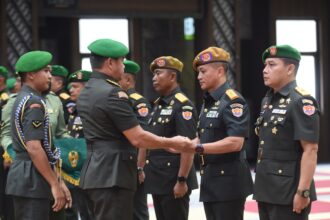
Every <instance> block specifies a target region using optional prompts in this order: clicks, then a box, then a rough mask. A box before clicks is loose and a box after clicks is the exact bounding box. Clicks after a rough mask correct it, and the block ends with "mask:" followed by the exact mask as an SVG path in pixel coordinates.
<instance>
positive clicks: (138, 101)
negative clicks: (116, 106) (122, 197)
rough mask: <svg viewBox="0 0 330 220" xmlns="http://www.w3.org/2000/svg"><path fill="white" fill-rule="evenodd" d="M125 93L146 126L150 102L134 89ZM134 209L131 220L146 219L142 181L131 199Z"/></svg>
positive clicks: (145, 202) (145, 200)
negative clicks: (132, 199)
mask: <svg viewBox="0 0 330 220" xmlns="http://www.w3.org/2000/svg"><path fill="white" fill-rule="evenodd" d="M127 94H128V97H129V100H130V102H131V104H132V107H133V111H134V113H135V115H136V117H137V119H138V121H139V124H140V125H141V127H142V128H143V129H146V128H147V125H148V120H149V117H150V109H151V106H150V103H149V102H148V101H147V99H146V98H144V97H143V96H142V95H140V94H139V93H137V92H136V91H135V89H128V90H127ZM133 206H134V211H133V220H148V219H149V212H148V204H147V194H146V193H145V190H144V183H142V184H138V186H137V190H136V192H135V195H134V201H133Z"/></svg>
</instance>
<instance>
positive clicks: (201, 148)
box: [195, 144, 204, 154]
mask: <svg viewBox="0 0 330 220" xmlns="http://www.w3.org/2000/svg"><path fill="white" fill-rule="evenodd" d="M195 152H196V153H199V154H202V153H204V146H203V144H197V145H196V148H195Z"/></svg>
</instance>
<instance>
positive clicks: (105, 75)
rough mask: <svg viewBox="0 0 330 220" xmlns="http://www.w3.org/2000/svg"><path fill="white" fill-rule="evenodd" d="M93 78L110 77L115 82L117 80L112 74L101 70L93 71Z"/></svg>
mask: <svg viewBox="0 0 330 220" xmlns="http://www.w3.org/2000/svg"><path fill="white" fill-rule="evenodd" d="M91 78H96V79H105V80H107V79H110V80H111V81H114V82H117V81H116V80H115V79H114V78H112V77H111V76H109V75H107V74H105V73H102V72H99V71H93V73H92V75H91Z"/></svg>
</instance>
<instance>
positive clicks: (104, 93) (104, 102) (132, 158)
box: [77, 71, 138, 219]
mask: <svg viewBox="0 0 330 220" xmlns="http://www.w3.org/2000/svg"><path fill="white" fill-rule="evenodd" d="M77 108H78V112H79V115H80V117H81V120H82V122H83V126H84V134H85V139H86V141H87V159H86V161H85V163H84V166H83V169H82V171H81V177H80V187H81V188H82V189H84V190H85V192H86V194H87V199H88V202H89V207H88V208H89V209H94V207H99V206H101V207H102V208H101V209H100V210H98V212H95V213H94V214H95V216H94V219H131V218H132V213H133V212H132V206H133V195H134V191H135V190H136V185H137V182H136V177H137V170H136V162H137V160H136V149H135V148H134V147H133V146H132V145H131V143H130V142H129V141H128V140H127V138H126V137H125V136H124V135H123V133H122V132H123V131H125V130H127V129H129V128H133V127H135V126H137V125H138V121H137V119H136V117H135V115H134V113H133V110H132V107H131V105H130V103H129V100H128V96H127V94H126V93H125V92H124V91H123V90H122V89H121V88H120V87H119V85H118V84H117V83H116V82H115V81H113V79H112V78H111V77H109V76H107V75H105V74H103V73H100V72H95V71H94V72H93V73H92V75H91V78H90V80H89V81H88V82H87V83H86V85H85V88H84V89H83V90H82V92H81V93H80V95H79V98H78V102H77ZM123 122H125V123H123ZM104 203H106V204H107V206H104ZM94 210H95V209H94ZM123 210H125V211H124V212H123Z"/></svg>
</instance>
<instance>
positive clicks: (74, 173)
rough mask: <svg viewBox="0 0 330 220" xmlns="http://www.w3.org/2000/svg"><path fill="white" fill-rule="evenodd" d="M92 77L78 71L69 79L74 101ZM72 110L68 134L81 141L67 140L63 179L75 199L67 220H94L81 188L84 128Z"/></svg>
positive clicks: (84, 150) (84, 155) (84, 148)
mask: <svg viewBox="0 0 330 220" xmlns="http://www.w3.org/2000/svg"><path fill="white" fill-rule="evenodd" d="M90 75H91V72H90V71H85V70H78V71H76V72H74V73H72V74H71V75H70V76H69V77H68V83H70V90H69V91H70V95H71V100H72V101H74V102H76V101H77V99H78V97H79V95H80V92H81V91H82V89H83V88H84V87H85V84H86V82H87V81H88V80H89V77H90ZM72 110H73V111H72V112H71V113H70V115H69V121H68V132H69V134H70V135H71V137H73V138H75V139H80V140H79V142H78V143H74V144H76V146H75V145H74V144H72V145H70V144H71V143H70V142H69V141H70V140H66V141H68V145H69V146H70V147H66V149H65V151H66V152H67V154H66V155H65V158H63V161H64V163H63V169H65V168H68V169H65V170H64V172H62V174H64V175H63V179H64V180H66V182H67V185H68V187H69V189H70V192H71V195H72V199H73V200H72V208H71V209H67V210H66V220H78V214H79V216H80V219H81V220H92V218H91V217H90V216H89V214H88V210H87V204H86V201H85V197H84V196H83V191H82V189H81V188H80V187H79V179H80V173H81V169H82V165H83V164H84V160H85V159H86V151H87V150H86V144H81V142H82V141H83V142H85V141H84V132H83V126H82V122H81V119H80V116H79V115H78V111H77V108H76V106H73V109H72ZM65 162H66V163H65Z"/></svg>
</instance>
